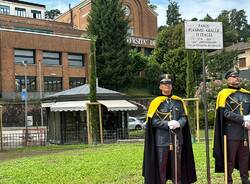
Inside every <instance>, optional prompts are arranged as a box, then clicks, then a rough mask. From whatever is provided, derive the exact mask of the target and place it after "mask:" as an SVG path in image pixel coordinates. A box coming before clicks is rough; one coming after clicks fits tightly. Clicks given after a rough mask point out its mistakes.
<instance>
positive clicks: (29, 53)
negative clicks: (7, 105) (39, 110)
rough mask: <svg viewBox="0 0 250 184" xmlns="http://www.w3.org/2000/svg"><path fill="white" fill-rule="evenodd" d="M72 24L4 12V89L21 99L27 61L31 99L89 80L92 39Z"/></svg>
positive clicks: (0, 37) (0, 84)
mask: <svg viewBox="0 0 250 184" xmlns="http://www.w3.org/2000/svg"><path fill="white" fill-rule="evenodd" d="M83 34H84V33H83V31H80V30H76V29H73V28H72V27H71V25H70V24H66V23H59V22H54V21H46V20H37V19H32V18H24V17H16V16H9V15H0V58H1V60H0V61H1V65H0V71H1V75H0V92H1V97H2V99H8V100H18V99H20V92H21V90H22V88H23V87H24V73H25V66H24V65H23V61H27V63H28V64H27V68H26V70H27V71H26V72H27V76H28V77H27V78H28V92H29V98H30V99H36V98H39V92H40V91H42V92H43V95H45V94H46V93H51V92H57V91H61V90H64V89H69V88H72V87H75V86H78V85H81V84H84V83H85V81H86V75H87V74H86V66H87V62H88V53H89V45H90V41H89V40H88V39H86V38H82V37H81V36H82V35H83Z"/></svg>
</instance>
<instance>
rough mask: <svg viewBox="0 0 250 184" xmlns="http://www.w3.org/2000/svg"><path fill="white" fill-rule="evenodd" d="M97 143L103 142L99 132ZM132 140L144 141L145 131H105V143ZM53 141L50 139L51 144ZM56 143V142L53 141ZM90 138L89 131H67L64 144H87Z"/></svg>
mask: <svg viewBox="0 0 250 184" xmlns="http://www.w3.org/2000/svg"><path fill="white" fill-rule="evenodd" d="M97 135H98V136H97V140H96V141H97V143H100V142H101V137H100V132H97ZM131 139H144V129H141V130H129V129H117V130H103V143H104V144H108V143H115V142H117V141H120V140H131ZM50 140H52V139H51V138H50V137H49V142H50ZM52 142H56V141H52ZM87 143H88V136H87V130H83V131H65V132H64V136H63V142H62V144H87Z"/></svg>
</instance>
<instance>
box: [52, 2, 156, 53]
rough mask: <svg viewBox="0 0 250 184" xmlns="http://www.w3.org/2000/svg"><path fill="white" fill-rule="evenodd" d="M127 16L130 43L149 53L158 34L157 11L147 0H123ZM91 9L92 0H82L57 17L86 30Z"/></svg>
mask: <svg viewBox="0 0 250 184" xmlns="http://www.w3.org/2000/svg"><path fill="white" fill-rule="evenodd" d="M122 3H123V5H124V8H125V12H126V16H128V17H129V18H130V20H131V21H130V28H129V30H128V31H129V34H130V37H129V38H128V39H127V40H128V42H129V43H131V45H132V46H133V47H134V48H137V50H138V51H142V52H143V53H144V54H145V55H149V54H150V53H151V51H152V50H153V49H154V47H155V37H156V35H157V13H156V12H154V10H152V9H151V8H150V7H149V6H148V5H147V1H146V0H122ZM90 11H91V0H82V1H81V2H80V3H79V4H77V5H76V6H75V7H73V8H72V9H71V10H69V11H66V12H65V13H63V14H61V15H60V16H59V17H57V18H56V21H59V22H66V23H72V25H73V27H74V28H77V29H81V30H86V28H87V26H88V20H87V18H88V14H89V13H90Z"/></svg>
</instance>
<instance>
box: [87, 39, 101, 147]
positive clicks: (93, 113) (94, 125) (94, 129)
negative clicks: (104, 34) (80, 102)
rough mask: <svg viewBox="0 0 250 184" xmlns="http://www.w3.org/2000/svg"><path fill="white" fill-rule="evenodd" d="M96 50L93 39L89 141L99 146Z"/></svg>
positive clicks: (90, 66) (90, 63)
mask: <svg viewBox="0 0 250 184" xmlns="http://www.w3.org/2000/svg"><path fill="white" fill-rule="evenodd" d="M95 54H96V48H95V39H93V38H92V41H91V47H90V62H89V68H88V71H89V72H88V73H89V89H90V92H89V100H90V103H89V104H88V109H89V111H88V113H89V124H90V129H91V130H90V132H89V133H91V135H90V136H91V138H90V140H88V141H89V143H90V144H97V142H98V137H99V133H98V132H99V129H98V128H99V120H100V119H99V118H101V117H99V106H98V104H97V103H96V102H97V101H96V55H95Z"/></svg>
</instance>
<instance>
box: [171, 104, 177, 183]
mask: <svg viewBox="0 0 250 184" xmlns="http://www.w3.org/2000/svg"><path fill="white" fill-rule="evenodd" d="M172 112H173V119H174V120H176V111H175V106H174V104H173V102H172ZM170 114H171V113H170ZM170 128H171V127H170ZM172 133H173V134H174V177H175V182H174V183H175V184H177V183H178V181H177V180H178V170H177V168H178V167H177V164H178V160H177V149H178V145H177V134H176V132H175V131H172ZM170 137H171V136H170Z"/></svg>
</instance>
